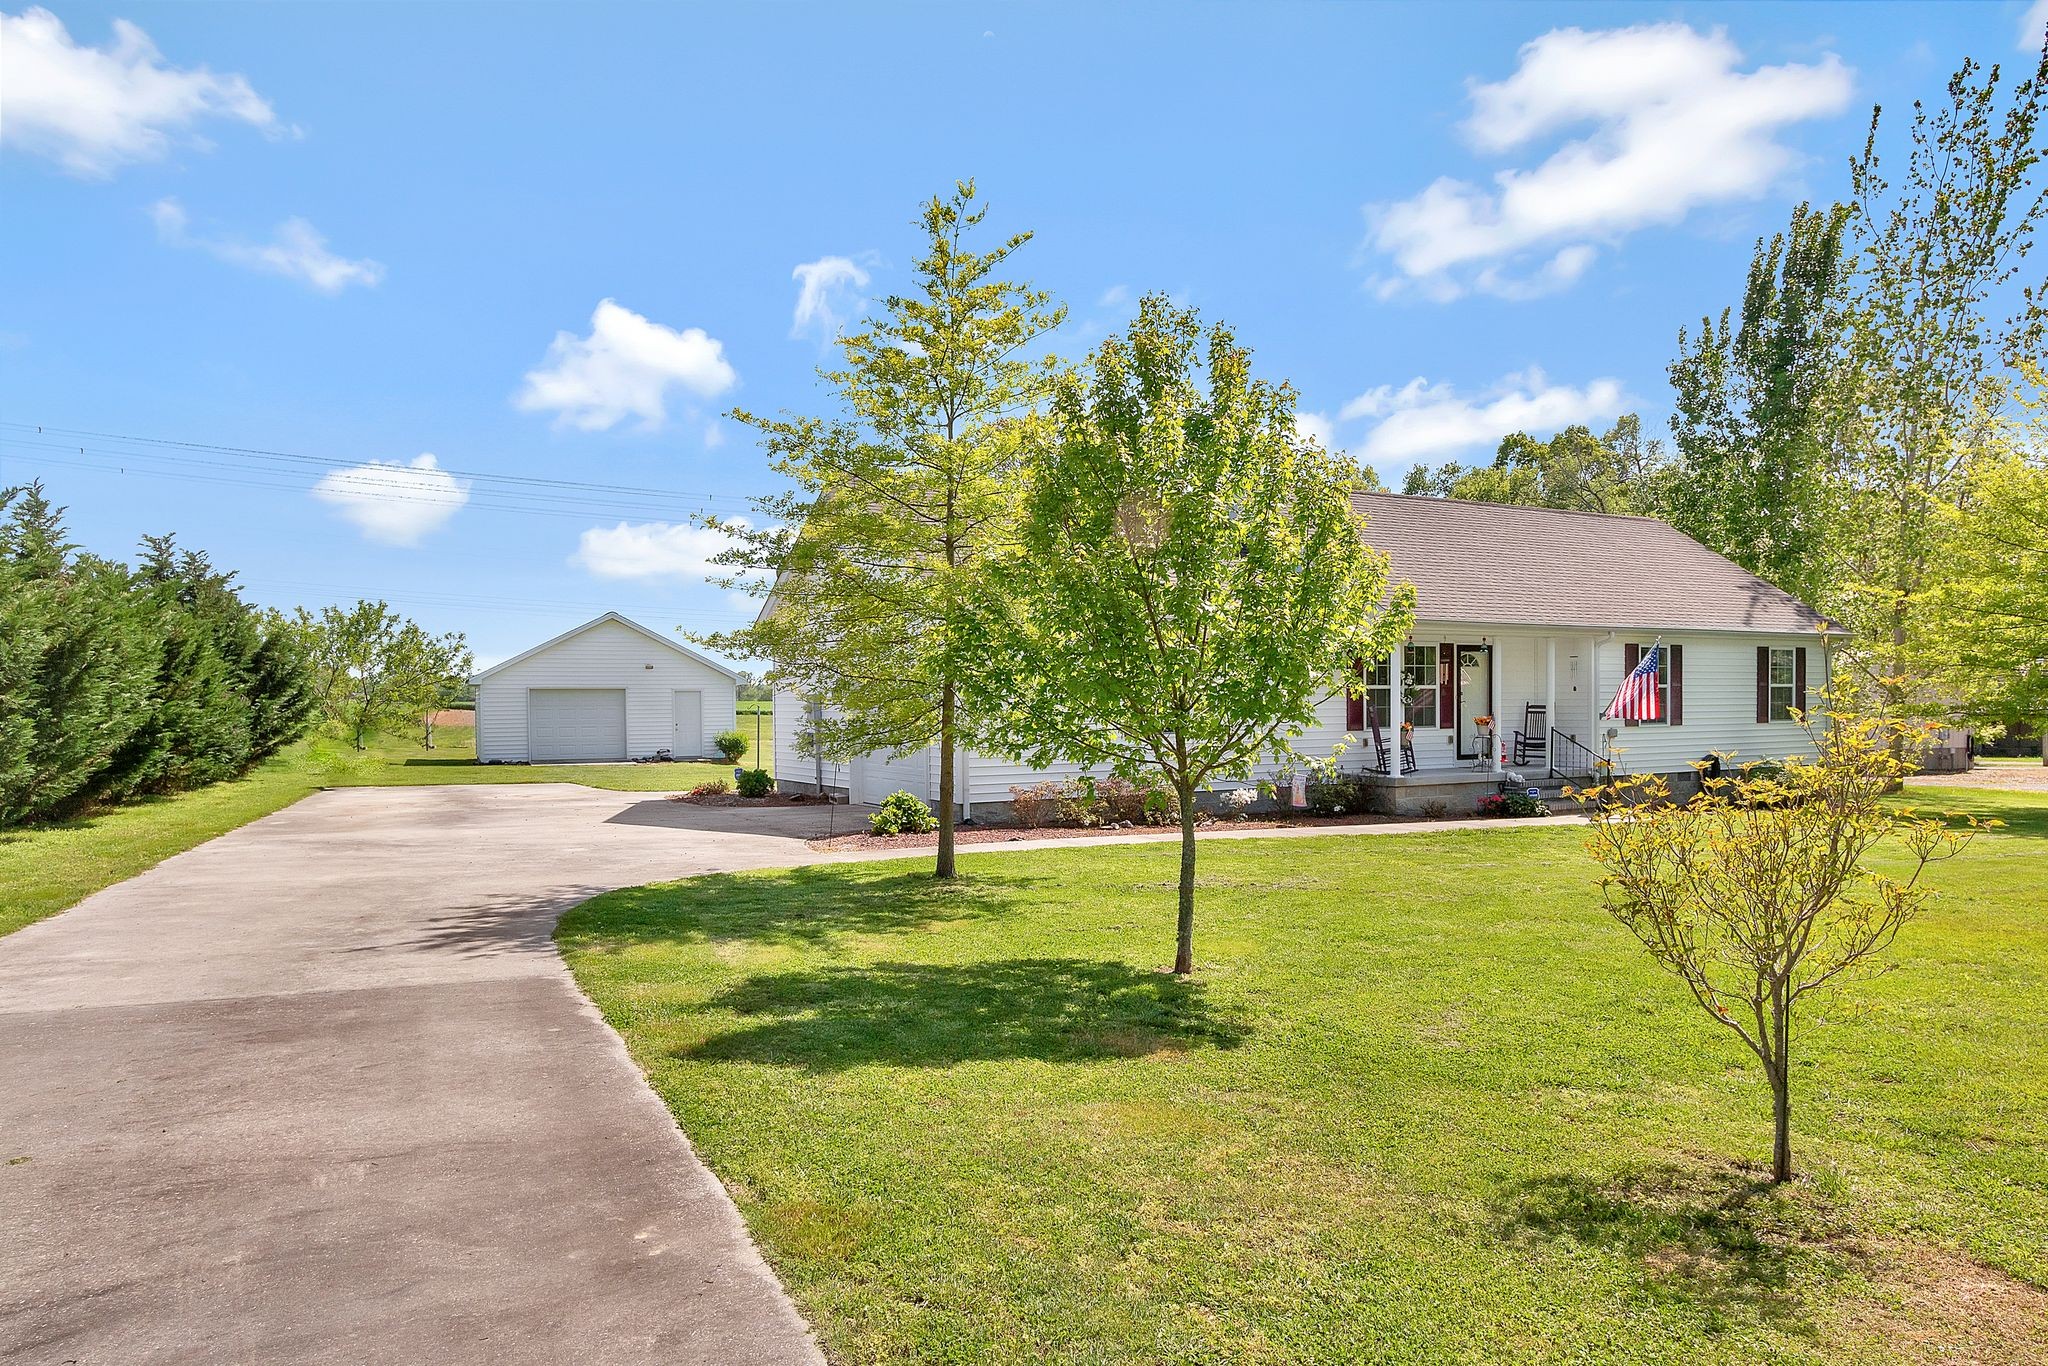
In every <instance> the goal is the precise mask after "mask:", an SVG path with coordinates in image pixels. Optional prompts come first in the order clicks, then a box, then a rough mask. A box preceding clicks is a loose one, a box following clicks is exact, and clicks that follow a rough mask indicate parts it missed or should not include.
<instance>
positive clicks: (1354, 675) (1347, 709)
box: [1344, 659, 1365, 730]
mask: <svg viewBox="0 0 2048 1366" xmlns="http://www.w3.org/2000/svg"><path fill="white" fill-rule="evenodd" d="M1351 687H1352V689H1353V690H1352V691H1350V692H1348V693H1346V694H1345V696H1344V729H1346V730H1364V729H1365V661H1364V660H1362V659H1354V660H1352V661H1351Z"/></svg>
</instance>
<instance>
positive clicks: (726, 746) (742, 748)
mask: <svg viewBox="0 0 2048 1366" xmlns="http://www.w3.org/2000/svg"><path fill="white" fill-rule="evenodd" d="M711 743H712V744H714V745H717V746H718V752H719V753H720V754H723V755H724V756H725V761H726V762H727V763H729V764H736V763H738V762H739V761H740V760H742V759H744V758H746V757H747V750H748V749H749V748H750V747H751V746H752V744H753V742H752V741H751V740H749V739H747V737H746V735H745V734H743V733H742V732H740V731H736V730H729V731H726V732H725V733H724V734H722V735H720V736H719V737H718V738H717V739H716V740H713V741H712V742H711Z"/></svg>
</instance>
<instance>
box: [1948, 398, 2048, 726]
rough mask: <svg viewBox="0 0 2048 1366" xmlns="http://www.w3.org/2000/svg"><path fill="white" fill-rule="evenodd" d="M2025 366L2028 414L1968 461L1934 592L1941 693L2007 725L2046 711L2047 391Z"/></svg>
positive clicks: (2031, 720)
mask: <svg viewBox="0 0 2048 1366" xmlns="http://www.w3.org/2000/svg"><path fill="white" fill-rule="evenodd" d="M2027 370H2028V373H2029V375H2030V377H2031V379H2032V381H2033V393H2032V397H2031V398H2030V399H2023V400H2022V411H2023V413H2024V414H2025V415H2026V416H2025V417H2015V418H2012V419H2009V420H2006V421H2003V422H2001V423H2000V424H1999V425H1998V427H1997V428H1996V429H1995V432H1994V436H1993V439H1992V442H1991V448H1990V449H1989V450H1987V451H1984V452H1981V453H1980V454H1979V455H1978V456H1977V457H1976V458H1975V459H1974V460H1973V461H1972V468H1971V471H1970V476H1969V478H1970V482H1969V489H1968V495H1967V497H1966V498H1965V499H1964V500H1963V503H1962V505H1961V506H1960V507H1957V508H1955V509H1953V510H1951V511H1950V512H1949V514H1948V516H1949V519H1950V521H1951V523H1952V530H1951V533H1950V534H1949V535H1948V536H1947V537H1946V538H1945V544H1946V546H1947V553H1946V554H1944V556H1943V557H1942V560H1943V563H1942V571H1941V579H1940V583H1939V585H1938V587H1937V588H1936V589H1935V591H1934V593H1933V594H1932V595H1931V606H1932V608H1933V610H1934V616H1935V619H1936V623H1937V624H1936V626H1935V628H1934V631H1933V634H1934V635H1935V636H1936V637H1938V638H1939V639H1940V640H1942V641H1944V642H1946V644H1947V651H1948V656H1949V658H1948V662H1947V667H1946V668H1944V669H1943V670H1942V678H1943V685H1942V692H1943V693H1944V694H1945V695H1946V696H1948V697H1951V698H1954V699H1955V700H1956V703H1957V704H1958V708H1959V710H1960V711H1961V713H1962V714H1963V715H1964V716H1965V717H1966V718H1968V719H1969V720H1972V721H1975V722H1979V723H1989V724H1992V725H2004V726H2013V725H2016V724H2020V723H2025V724H2029V725H2039V724H2040V723H2041V719H2042V718H2043V717H2044V716H2048V393H2044V389H2043V376H2042V373H2041V369H2040V367H2039V366H2028V367H2027Z"/></svg>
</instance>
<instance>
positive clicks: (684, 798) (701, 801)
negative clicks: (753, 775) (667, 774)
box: [669, 792, 829, 807]
mask: <svg viewBox="0 0 2048 1366" xmlns="http://www.w3.org/2000/svg"><path fill="white" fill-rule="evenodd" d="M669 800H670V801H672V802H682V803H683V804H684V805H686V806H743V807H759V806H826V805H829V803H827V802H825V801H824V800H823V799H821V798H818V797H813V796H810V795H808V794H806V793H802V792H771V793H769V794H768V795H767V796H765V797H742V796H740V795H739V794H738V793H736V792H719V793H706V794H705V795H704V796H702V797H699V796H696V795H694V794H692V793H689V792H674V793H671V794H669Z"/></svg>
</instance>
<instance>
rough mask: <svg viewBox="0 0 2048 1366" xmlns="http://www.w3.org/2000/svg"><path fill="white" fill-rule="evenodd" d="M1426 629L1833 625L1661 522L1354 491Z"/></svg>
mask: <svg viewBox="0 0 2048 1366" xmlns="http://www.w3.org/2000/svg"><path fill="white" fill-rule="evenodd" d="M1351 506H1352V508H1353V509H1354V510H1356V511H1357V512H1359V513H1361V514H1362V515H1363V516H1364V517H1365V518H1366V526H1365V533H1364V534H1365V541H1366V544H1368V545H1370V546H1373V547H1374V548H1375V549H1378V550H1382V551H1384V552H1386V554H1387V557H1388V558H1389V559H1390V560H1392V561H1393V572H1394V577H1395V578H1396V579H1406V580H1407V581H1408V582H1410V583H1412V584H1414V585H1415V591H1416V597H1417V599H1418V601H1417V605H1416V615H1417V616H1418V617H1420V618H1422V619H1423V620H1426V621H1470V622H1484V623H1487V624H1492V625H1501V626H1576V627H1587V628H1592V629H1596V630H1602V631H1615V630H1669V631H1754V632H1759V633H1767V634H1772V635H1793V634H1801V633H1806V632H1812V631H1820V630H1825V629H1828V622H1827V620H1826V619H1825V618H1824V617H1822V616H1821V614H1820V613H1818V612H1816V611H1814V610H1813V609H1812V608H1811V607H1808V606H1807V605H1806V604H1805V603H1803V602H1801V601H1799V599H1797V598H1795V597H1793V596H1792V595H1791V594H1790V593H1787V592H1785V591H1784V590H1783V589H1779V588H1773V587H1772V586H1771V585H1770V584H1767V583H1765V582H1764V581H1763V580H1762V579H1759V578H1757V577H1756V576H1755V575H1754V574H1751V573H1750V572H1749V571H1747V570H1745V569H1743V568H1741V567H1740V566H1739V565H1736V564H1734V563H1733V562H1731V561H1729V560H1725V559H1723V558H1722V557H1721V556H1719V555H1716V554H1715V553H1714V552H1713V551H1711V550H1709V549H1707V548H1706V547H1705V546H1703V545H1701V544H1700V543H1699V542H1698V541H1695V540H1693V539H1692V538H1691V537H1690V536H1687V535H1685V534H1684V533H1683V532H1681V531H1679V530H1678V529H1677V528H1676V527H1674V526H1672V525H1670V524H1669V523H1668V522H1660V521H1658V520H1657V519H1656V518H1654V517H1624V516H1617V515H1614V514H1610V513H1601V512H1565V511H1560V510H1558V509H1556V508H1533V507H1511V506H1507V505H1504V504H1500V503H1473V502H1466V501H1463V500H1460V499H1454V498H1428V497H1413V496H1409V495H1405V494H1397V493H1354V494H1352V495H1351Z"/></svg>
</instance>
